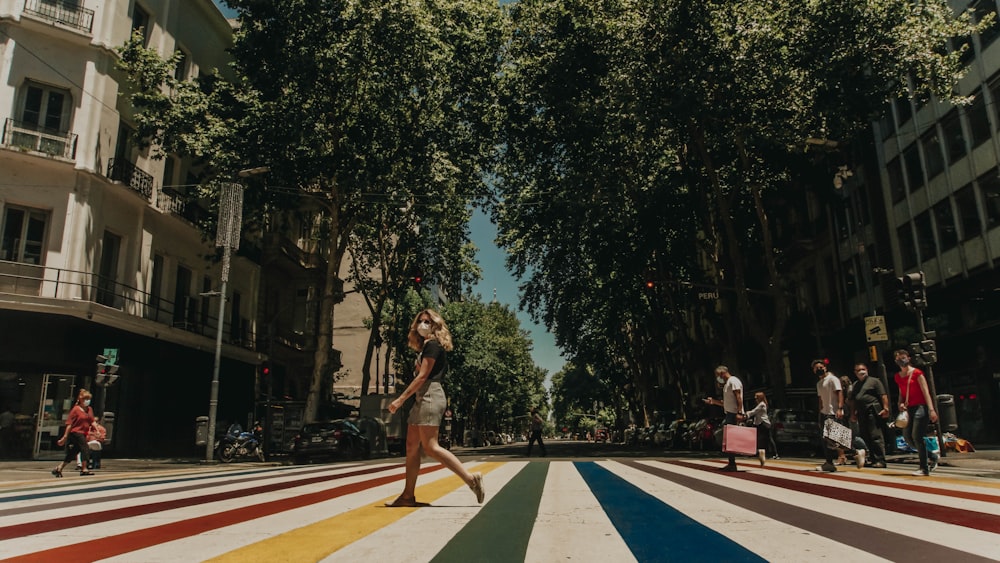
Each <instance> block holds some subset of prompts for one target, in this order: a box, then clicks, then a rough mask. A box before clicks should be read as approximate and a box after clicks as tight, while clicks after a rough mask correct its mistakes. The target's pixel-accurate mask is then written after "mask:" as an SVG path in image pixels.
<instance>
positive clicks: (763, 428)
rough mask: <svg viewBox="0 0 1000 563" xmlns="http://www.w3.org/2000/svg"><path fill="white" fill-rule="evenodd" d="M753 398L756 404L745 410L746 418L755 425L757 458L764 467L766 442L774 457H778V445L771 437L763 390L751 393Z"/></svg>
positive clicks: (769, 419) (769, 420)
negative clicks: (769, 445) (770, 447)
mask: <svg viewBox="0 0 1000 563" xmlns="http://www.w3.org/2000/svg"><path fill="white" fill-rule="evenodd" d="M753 398H754V400H755V401H757V404H756V405H755V406H754V408H752V409H750V410H748V411H747V420H749V421H750V425H751V426H756V427H757V459H758V460H759V461H760V466H761V467H764V462H765V461H766V460H767V445H768V443H770V444H771V446H772V449H773V450H774V457H778V447H777V446H776V445H775V444H774V440H773V439H772V438H771V418H770V417H768V416H767V397H766V396H765V395H764V392H763V391H757V392H756V393H754V394H753Z"/></svg>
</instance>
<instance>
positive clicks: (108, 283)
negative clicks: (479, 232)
mask: <svg viewBox="0 0 1000 563" xmlns="http://www.w3.org/2000/svg"><path fill="white" fill-rule="evenodd" d="M121 247H122V238H121V237H120V236H118V235H116V234H114V233H112V232H111V231H104V238H103V239H101V262H100V267H99V270H98V277H97V302H98V303H100V304H101V305H107V306H108V307H116V306H118V305H117V303H118V296H119V294H120V291H119V289H118V257H119V256H120V255H121Z"/></svg>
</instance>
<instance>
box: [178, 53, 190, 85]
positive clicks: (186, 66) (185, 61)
mask: <svg viewBox="0 0 1000 563" xmlns="http://www.w3.org/2000/svg"><path fill="white" fill-rule="evenodd" d="M175 56H176V57H177V64H176V65H175V66H174V78H176V79H177V80H187V79H188V76H189V75H190V73H191V57H189V56H188V54H187V53H186V52H185V51H184V50H183V49H177V53H176V55H175Z"/></svg>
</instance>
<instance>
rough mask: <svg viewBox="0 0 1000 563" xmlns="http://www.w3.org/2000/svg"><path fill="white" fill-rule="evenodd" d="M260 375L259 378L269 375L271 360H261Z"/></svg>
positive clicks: (265, 377)
mask: <svg viewBox="0 0 1000 563" xmlns="http://www.w3.org/2000/svg"><path fill="white" fill-rule="evenodd" d="M260 377H261V379H267V378H268V377H271V362H261V364H260Z"/></svg>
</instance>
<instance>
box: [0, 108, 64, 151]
mask: <svg viewBox="0 0 1000 563" xmlns="http://www.w3.org/2000/svg"><path fill="white" fill-rule="evenodd" d="M76 137H77V136H76V135H74V134H72V133H62V132H59V131H53V130H52V129H46V128H45V127H40V126H38V125H35V124H34V123H28V122H26V121H15V120H13V119H10V118H8V119H7V121H6V122H5V123H4V126H3V138H2V139H0V145H2V146H5V147H8V148H14V149H20V150H24V151H32V152H40V153H44V154H47V155H49V156H55V157H59V158H65V159H67V160H73V159H74V158H76Z"/></svg>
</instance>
